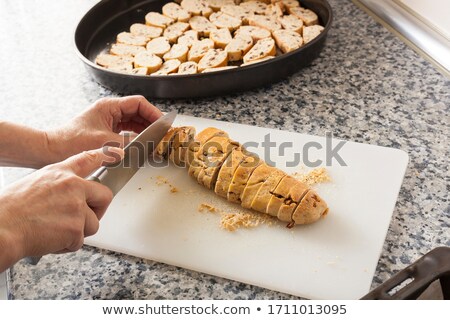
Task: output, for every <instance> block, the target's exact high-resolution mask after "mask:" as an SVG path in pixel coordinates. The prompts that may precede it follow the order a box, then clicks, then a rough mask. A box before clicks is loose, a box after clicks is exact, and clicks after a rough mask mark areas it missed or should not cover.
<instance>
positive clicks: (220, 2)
mask: <svg viewBox="0 0 450 320" xmlns="http://www.w3.org/2000/svg"><path fill="white" fill-rule="evenodd" d="M206 3H207V4H208V5H209V6H210V7H211V9H213V11H220V9H221V8H222V7H223V6H228V5H234V0H206Z"/></svg>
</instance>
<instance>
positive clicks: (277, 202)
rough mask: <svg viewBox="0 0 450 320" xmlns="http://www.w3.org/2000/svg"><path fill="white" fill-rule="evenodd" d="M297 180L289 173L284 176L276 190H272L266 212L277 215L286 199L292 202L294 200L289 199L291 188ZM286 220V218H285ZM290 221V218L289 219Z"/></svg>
mask: <svg viewBox="0 0 450 320" xmlns="http://www.w3.org/2000/svg"><path fill="white" fill-rule="evenodd" d="M296 182H297V180H296V179H295V178H294V177H292V176H289V175H286V176H284V177H283V178H282V179H281V181H280V183H279V184H278V186H277V187H276V188H275V190H274V191H273V192H272V196H271V197H270V200H269V203H268V204H267V208H266V212H267V213H268V214H270V215H271V216H274V217H276V216H277V215H278V211H280V208H281V206H282V205H283V203H284V202H285V201H286V202H288V203H291V202H292V200H287V199H288V196H289V190H291V188H292V186H293V185H294V184H295V183H296ZM283 221H284V220H283ZM289 221H290V220H289Z"/></svg>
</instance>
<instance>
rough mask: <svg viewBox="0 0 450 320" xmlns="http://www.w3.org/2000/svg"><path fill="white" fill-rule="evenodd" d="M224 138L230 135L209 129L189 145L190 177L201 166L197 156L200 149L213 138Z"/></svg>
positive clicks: (203, 131)
mask: <svg viewBox="0 0 450 320" xmlns="http://www.w3.org/2000/svg"><path fill="white" fill-rule="evenodd" d="M218 136H224V137H228V134H227V133H226V132H225V131H223V130H220V129H217V128H213V127H208V128H206V129H204V130H202V131H201V132H199V134H198V135H197V136H196V137H195V139H194V141H192V142H191V143H190V144H189V147H188V152H187V159H186V160H187V167H188V168H189V175H190V176H193V175H194V172H195V171H196V169H198V168H199V166H200V164H199V163H198V159H196V158H197V155H198V152H199V150H200V147H201V146H202V145H203V144H205V143H206V142H207V141H208V140H209V139H211V138H213V137H218Z"/></svg>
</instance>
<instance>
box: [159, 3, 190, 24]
mask: <svg viewBox="0 0 450 320" xmlns="http://www.w3.org/2000/svg"><path fill="white" fill-rule="evenodd" d="M162 13H163V15H165V16H167V17H169V18H172V19H173V20H175V21H180V22H188V21H189V19H190V17H191V14H190V13H189V12H187V11H186V10H184V9H183V8H182V7H181V6H180V5H179V4H177V3H175V2H169V3H167V4H165V5H164V6H163V7H162Z"/></svg>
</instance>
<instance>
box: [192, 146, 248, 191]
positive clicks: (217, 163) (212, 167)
mask: <svg viewBox="0 0 450 320" xmlns="http://www.w3.org/2000/svg"><path fill="white" fill-rule="evenodd" d="M224 138H225V137H214V138H212V139H211V140H209V141H208V142H207V143H206V144H205V145H204V148H203V152H204V153H203V159H202V161H203V164H204V166H203V170H201V171H200V173H199V175H198V177H197V181H198V182H199V183H200V184H202V185H203V186H205V187H206V188H208V189H214V187H215V185H216V181H217V175H218V174H219V170H220V167H221V166H222V165H223V163H224V161H225V159H226V158H227V157H228V155H229V154H230V153H231V151H232V150H233V149H235V148H237V147H238V146H239V144H238V143H237V142H235V141H231V140H230V139H229V138H226V140H225V139H224Z"/></svg>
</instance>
